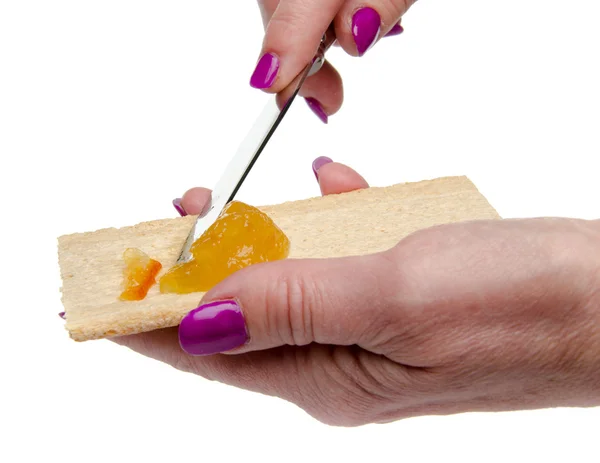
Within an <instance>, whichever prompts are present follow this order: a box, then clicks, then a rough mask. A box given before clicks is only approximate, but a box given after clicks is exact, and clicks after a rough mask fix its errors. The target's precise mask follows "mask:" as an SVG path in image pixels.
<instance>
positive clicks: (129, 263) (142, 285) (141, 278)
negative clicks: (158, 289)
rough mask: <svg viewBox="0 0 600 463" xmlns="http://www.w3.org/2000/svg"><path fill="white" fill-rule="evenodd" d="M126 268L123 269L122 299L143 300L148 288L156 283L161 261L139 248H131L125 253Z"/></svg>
mask: <svg viewBox="0 0 600 463" xmlns="http://www.w3.org/2000/svg"><path fill="white" fill-rule="evenodd" d="M123 260H124V261H125V269H124V270H123V288H124V289H123V292H122V293H121V296H119V299H121V300H122V301H141V300H142V299H144V298H145V297H146V295H147V294H148V290H149V289H150V288H151V287H152V285H154V284H155V283H156V275H158V272H160V270H161V268H162V265H161V263H160V262H158V261H156V260H154V259H151V258H150V257H149V256H148V255H147V254H145V253H144V252H142V251H140V250H139V249H135V248H129V249H126V250H125V252H124V253H123Z"/></svg>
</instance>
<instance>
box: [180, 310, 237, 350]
mask: <svg viewBox="0 0 600 463" xmlns="http://www.w3.org/2000/svg"><path fill="white" fill-rule="evenodd" d="M246 341H248V332H247V330H246V322H245V321H244V315H243V314H242V310H241V308H240V306H239V305H238V304H236V303H235V302H234V301H216V302H210V303H208V304H203V305H201V306H200V307H198V308H196V309H194V310H192V311H191V312H189V313H188V314H187V315H186V316H185V317H184V318H183V320H181V324H180V325H179V344H180V346H181V348H182V349H183V350H184V351H185V352H187V353H188V354H190V355H211V354H218V353H220V352H227V351H229V350H231V349H234V348H236V347H239V346H241V345H243V344H245V343H246Z"/></svg>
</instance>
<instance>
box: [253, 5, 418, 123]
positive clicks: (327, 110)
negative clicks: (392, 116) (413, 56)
mask: <svg viewBox="0 0 600 463" xmlns="http://www.w3.org/2000/svg"><path fill="white" fill-rule="evenodd" d="M415 1H416V0H369V1H368V2H363V1H359V0H258V4H259V7H260V11H261V15H262V20H263V24H264V27H265V37H264V41H263V44H262V49H261V51H260V53H259V58H258V62H257V65H256V69H255V70H254V72H253V74H252V76H251V78H250V85H252V86H253V87H255V88H259V89H263V90H264V91H266V92H269V93H279V92H281V91H282V90H283V89H284V88H285V87H286V86H287V85H289V84H290V82H291V81H292V80H293V79H294V78H295V77H296V76H297V75H298V74H299V73H300V72H301V71H302V69H303V68H304V67H305V66H306V65H307V63H309V62H310V61H311V60H312V58H313V57H314V55H315V53H316V52H317V49H318V47H319V43H320V41H321V37H322V36H323V33H324V32H325V30H326V29H327V28H328V27H329V25H330V24H332V23H333V25H334V27H335V33H336V37H337V44H338V45H339V46H341V47H342V48H343V49H344V50H345V51H346V52H347V53H348V54H350V55H352V56H363V55H364V54H365V53H366V52H367V50H368V49H369V48H371V47H372V46H373V45H374V44H375V43H376V42H377V40H379V39H380V38H382V37H385V36H391V35H398V34H400V33H401V32H402V31H403V29H402V26H401V25H400V20H401V17H402V15H403V14H404V13H406V11H407V10H408V8H409V7H410V6H411V5H412V4H413V3H414V2H415ZM300 94H301V95H302V96H303V97H305V98H306V101H307V103H308V105H309V107H310V108H311V109H312V110H313V112H314V113H315V114H316V115H317V116H318V117H319V118H320V119H321V120H322V121H323V122H325V123H327V120H328V116H330V115H332V114H334V113H335V112H337V111H338V110H339V109H340V107H341V105H342V101H343V91H342V79H341V77H340V75H339V74H338V72H337V71H336V70H335V69H334V68H333V66H331V64H330V63H328V62H325V64H324V65H323V67H322V68H321V70H320V71H319V72H318V73H317V74H315V75H314V76H312V77H310V78H308V79H307V80H306V82H305V84H304V85H303V88H302V90H301V92H300Z"/></svg>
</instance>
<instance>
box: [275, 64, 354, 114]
mask: <svg viewBox="0 0 600 463" xmlns="http://www.w3.org/2000/svg"><path fill="white" fill-rule="evenodd" d="M294 90H295V89H294V88H286V89H285V90H284V91H282V92H281V93H279V94H277V105H278V106H279V109H282V108H283V107H284V106H285V104H286V103H287V100H288V99H289V97H290V96H291V94H292V93H293V91H294ZM300 96H302V97H304V99H305V101H306V103H307V104H308V107H309V108H310V109H311V111H313V112H314V113H315V115H316V116H317V117H318V118H319V119H320V120H321V121H322V122H323V123H325V124H327V122H328V120H329V116H331V115H332V114H335V113H336V112H338V111H339V109H340V108H341V106H342V103H343V100H344V89H343V85H342V77H341V76H340V74H339V73H338V71H337V70H336V69H335V68H334V67H333V66H332V65H331V64H330V63H329V62H327V61H325V62H324V63H323V66H322V67H321V70H320V71H319V72H317V73H316V74H315V75H313V76H311V77H309V78H308V79H306V81H305V82H304V84H303V85H302V89H301V90H300Z"/></svg>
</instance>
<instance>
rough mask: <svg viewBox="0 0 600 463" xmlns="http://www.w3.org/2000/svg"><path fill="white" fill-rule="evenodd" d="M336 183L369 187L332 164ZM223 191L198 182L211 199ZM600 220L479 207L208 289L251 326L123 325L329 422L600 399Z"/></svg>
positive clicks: (142, 339) (140, 338) (193, 207)
mask: <svg viewBox="0 0 600 463" xmlns="http://www.w3.org/2000/svg"><path fill="white" fill-rule="evenodd" d="M319 184H320V187H321V191H322V192H323V194H332V193H337V192H342V191H350V190H353V189H357V188H366V187H367V186H368V185H367V183H366V181H365V180H364V179H363V178H362V177H361V176H360V175H358V174H357V173H356V172H354V171H353V170H352V169H350V168H348V167H346V166H344V165H342V164H338V163H329V164H326V165H324V166H323V167H321V168H320V170H319ZM209 195H210V192H209V191H208V190H206V189H203V188H194V189H192V190H189V191H188V192H187V193H186V195H185V196H184V197H183V201H182V204H183V205H184V207H185V208H186V210H187V212H188V213H190V214H194V213H197V212H199V211H200V210H201V209H202V207H203V206H204V204H205V203H206V201H207V199H208V197H209ZM599 288H600V223H598V221H584V220H576V219H561V218H540V219H523V220H502V221H476V222H468V223H460V224H452V225H443V226H437V227H433V228H430V229H426V230H423V231H419V232H417V233H414V234H412V235H410V236H408V237H407V238H405V239H403V240H402V241H400V242H399V243H398V244H397V245H396V246H395V247H393V248H392V249H390V250H388V251H386V252H382V253H379V254H374V255H369V256H362V257H352V258H344V259H321V260H286V261H282V262H273V263H268V264H259V265H256V266H252V267H249V268H246V269H244V270H241V271H239V272H237V273H236V274H234V275H233V276H231V277H230V278H228V279H226V280H225V281H224V282H222V283H221V284H219V285H218V286H217V287H215V288H214V289H213V290H211V291H210V292H209V293H208V294H206V296H205V297H204V301H210V300H219V299H226V298H236V300H238V301H239V302H240V304H241V306H242V308H243V310H244V314H245V318H246V323H247V326H248V329H249V332H250V341H249V342H248V343H247V344H246V345H244V346H242V347H240V348H237V349H235V350H233V351H230V352H227V353H225V354H217V355H213V356H207V357H193V356H190V355H187V354H186V353H185V352H183V351H182V349H181V348H180V346H179V343H178V335H177V328H173V329H166V330H160V331H156V332H151V333H144V334H139V335H134V336H127V337H122V338H117V339H115V341H116V342H118V343H120V344H123V345H126V346H128V347H129V348H131V349H133V350H135V351H137V352H140V353H142V354H144V355H147V356H149V357H152V358H155V359H157V360H160V361H163V362H166V363H169V364H171V365H173V366H174V367H176V368H179V369H181V370H184V371H187V372H192V373H195V374H198V375H200V376H203V377H205V378H208V379H211V380H216V381H221V382H224V383H227V384H231V385H234V386H237V387H240V388H244V389H248V390H252V391H256V392H260V393H264V394H268V395H273V396H278V397H281V398H282V399H285V400H288V401H291V402H293V403H295V404H297V405H298V406H299V407H301V408H302V409H304V410H305V411H306V412H307V413H309V414H310V415H312V416H313V417H315V418H316V419H318V420H320V421H322V422H324V423H327V424H331V425H339V426H357V425H363V424H367V423H382V422H389V421H394V420H398V419H403V418H407V417H411V416H419V415H432V414H453V413H461V412H469V411H503V410H523V409H536V408H545V407H558V406H577V407H586V406H596V405H600V294H598V290H599Z"/></svg>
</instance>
